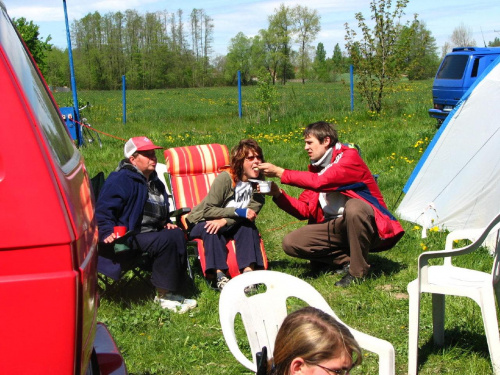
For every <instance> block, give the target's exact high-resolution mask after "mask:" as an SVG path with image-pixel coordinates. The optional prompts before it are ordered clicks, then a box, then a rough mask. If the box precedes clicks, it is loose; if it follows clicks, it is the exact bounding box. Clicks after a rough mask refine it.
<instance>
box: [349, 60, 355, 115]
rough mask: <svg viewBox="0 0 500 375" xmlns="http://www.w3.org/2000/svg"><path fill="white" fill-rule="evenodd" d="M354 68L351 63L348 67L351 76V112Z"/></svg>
mask: <svg viewBox="0 0 500 375" xmlns="http://www.w3.org/2000/svg"><path fill="white" fill-rule="evenodd" d="M353 72H354V68H353V66H352V64H351V65H350V67H349V75H350V78H351V112H352V111H354V73H353Z"/></svg>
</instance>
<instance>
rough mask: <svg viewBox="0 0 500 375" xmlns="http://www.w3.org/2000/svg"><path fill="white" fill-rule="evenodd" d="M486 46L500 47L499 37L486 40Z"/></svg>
mask: <svg viewBox="0 0 500 375" xmlns="http://www.w3.org/2000/svg"><path fill="white" fill-rule="evenodd" d="M488 47H500V38H498V37H496V38H495V39H493V41H492V42H488Z"/></svg>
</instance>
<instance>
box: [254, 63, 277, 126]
mask: <svg viewBox="0 0 500 375" xmlns="http://www.w3.org/2000/svg"><path fill="white" fill-rule="evenodd" d="M255 95H256V97H257V100H258V103H259V109H260V111H261V112H263V113H264V114H265V116H266V118H267V122H268V124H270V123H271V116H272V112H273V110H274V108H275V107H276V106H277V105H278V103H279V94H278V90H277V89H276V86H275V85H274V83H273V81H272V78H271V76H270V75H269V74H267V72H266V71H265V69H262V70H261V71H260V74H259V75H258V77H257V90H256V91H255Z"/></svg>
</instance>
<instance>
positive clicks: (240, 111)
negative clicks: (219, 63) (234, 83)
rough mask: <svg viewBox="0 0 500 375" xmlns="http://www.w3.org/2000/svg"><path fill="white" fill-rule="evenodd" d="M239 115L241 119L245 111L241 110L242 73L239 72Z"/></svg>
mask: <svg viewBox="0 0 500 375" xmlns="http://www.w3.org/2000/svg"><path fill="white" fill-rule="evenodd" d="M238 113H239V116H240V118H241V116H242V115H243V111H242V109H241V72H240V71H239V70H238Z"/></svg>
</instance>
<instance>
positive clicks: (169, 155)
mask: <svg viewBox="0 0 500 375" xmlns="http://www.w3.org/2000/svg"><path fill="white" fill-rule="evenodd" d="M164 154H165V160H166V165H167V172H168V180H169V184H170V191H171V193H172V195H173V198H174V199H173V200H174V204H175V207H176V209H180V208H190V209H191V208H193V207H194V206H196V205H197V204H198V203H200V202H201V201H202V200H203V198H205V196H206V195H207V194H208V190H209V189H210V186H211V185H212V182H213V181H214V179H215V177H216V176H217V175H218V174H219V173H220V171H221V168H222V167H224V166H228V165H229V151H228V149H227V147H226V146H225V145H221V144H215V143H214V144H209V145H198V146H185V147H175V148H169V149H167V150H165V151H164ZM178 225H179V226H181V227H183V229H184V230H185V231H186V232H187V230H188V227H187V225H186V220H185V215H184V216H183V217H181V219H180V223H179V222H178ZM193 244H194V247H195V250H196V253H197V254H196V255H197V256H198V259H199V260H200V264H201V269H202V271H203V275H204V276H206V274H205V251H204V248H203V241H202V240H201V239H196V240H194V241H193ZM226 246H227V250H228V254H227V264H228V266H229V275H230V276H231V277H234V276H237V275H239V274H240V270H239V269H238V263H237V261H236V251H237V249H236V248H235V244H234V241H232V240H231V241H228V243H227V245H226ZM260 247H261V250H262V254H263V258H264V266H265V268H266V269H267V256H266V253H265V249H264V243H263V242H262V239H261V241H260Z"/></svg>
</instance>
